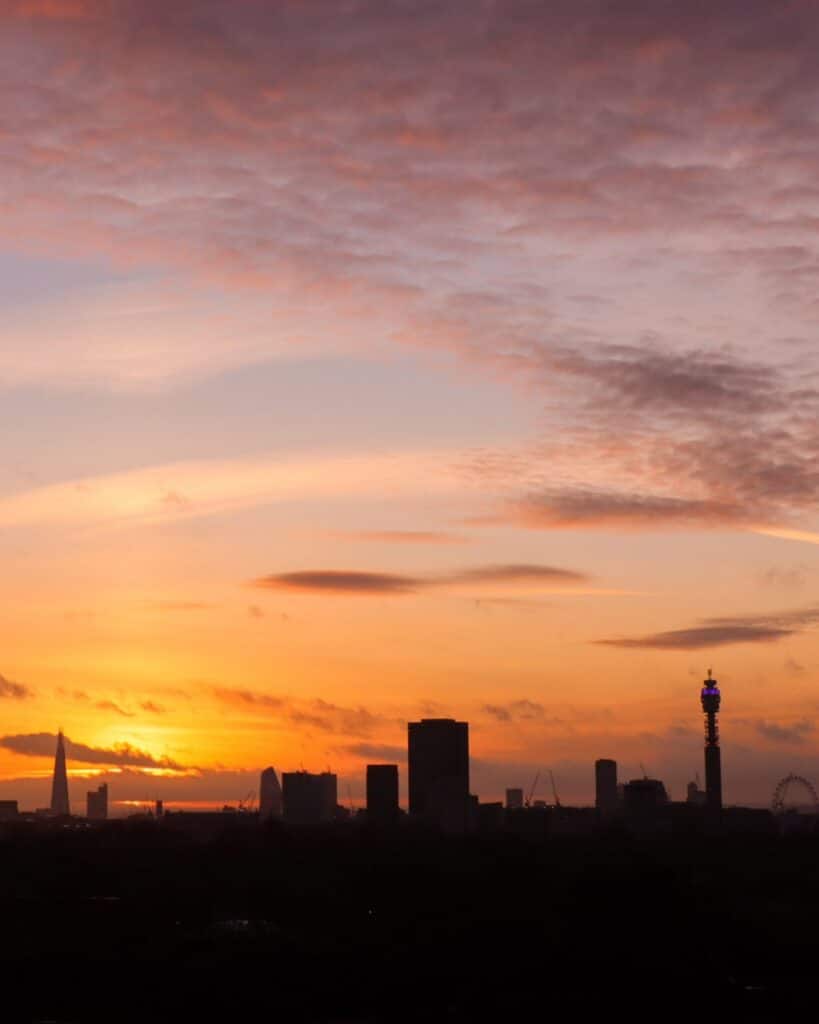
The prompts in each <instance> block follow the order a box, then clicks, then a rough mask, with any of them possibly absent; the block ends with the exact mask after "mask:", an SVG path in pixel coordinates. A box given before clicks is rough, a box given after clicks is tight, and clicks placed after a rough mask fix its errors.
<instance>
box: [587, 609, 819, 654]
mask: <svg viewBox="0 0 819 1024" xmlns="http://www.w3.org/2000/svg"><path fill="white" fill-rule="evenodd" d="M816 622H819V608H802V609H797V610H795V611H790V612H782V613H780V614H778V615H777V614H772V615H748V616H738V617H736V618H715V619H705V620H704V621H703V623H702V624H701V625H698V626H691V627H689V628H688V629H672V630H668V631H667V632H662V633H649V634H647V635H645V636H634V637H613V638H609V639H605V640H597V641H596V643H598V644H604V645H606V646H608V647H623V648H627V649H628V648H645V649H649V650H650V649H655V650H679V651H685V650H701V649H702V648H705V647H724V646H727V645H729V644H759V643H772V642H774V641H776V640H783V639H785V638H786V637H789V636H793V635H794V634H796V633H799V632H801V631H802V630H803V629H805V628H807V627H808V626H811V625H813V624H815V623H816Z"/></svg>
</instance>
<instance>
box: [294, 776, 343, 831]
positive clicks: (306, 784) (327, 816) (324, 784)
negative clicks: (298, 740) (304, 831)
mask: <svg viewBox="0 0 819 1024" xmlns="http://www.w3.org/2000/svg"><path fill="white" fill-rule="evenodd" d="M337 805H338V779H337V778H336V776H335V775H333V774H331V773H330V772H322V773H321V775H312V774H311V773H310V772H285V773H284V774H283V775H282V810H283V812H284V820H285V821H286V822H288V824H291V825H322V824H324V823H326V822H328V821H333V820H334V819H335V817H336V807H337Z"/></svg>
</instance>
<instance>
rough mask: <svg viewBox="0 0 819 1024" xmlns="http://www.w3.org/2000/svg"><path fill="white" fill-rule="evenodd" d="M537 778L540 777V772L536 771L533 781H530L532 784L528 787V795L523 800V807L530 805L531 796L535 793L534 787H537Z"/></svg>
mask: <svg viewBox="0 0 819 1024" xmlns="http://www.w3.org/2000/svg"><path fill="white" fill-rule="evenodd" d="M539 778H540V772H538V773H537V774H536V775H535V778H534V781H533V782H532V785H531V787H530V788H529V795H528V796H527V797H526V799H525V800H524V801H523V806H524V807H531V806H532V797H533V796H534V795H535V789H536V788H537V784H538V779H539Z"/></svg>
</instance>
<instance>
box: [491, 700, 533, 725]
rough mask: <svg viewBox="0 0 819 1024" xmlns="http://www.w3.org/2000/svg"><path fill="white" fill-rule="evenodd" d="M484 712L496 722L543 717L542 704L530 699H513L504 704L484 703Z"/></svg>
mask: <svg viewBox="0 0 819 1024" xmlns="http://www.w3.org/2000/svg"><path fill="white" fill-rule="evenodd" d="M483 711H484V713H485V714H487V715H489V716H490V717H491V718H494V719H495V720H496V721H498V722H512V721H515V720H523V721H532V720H537V719H541V718H543V713H544V708H543V705H542V704H539V703H538V702H537V701H532V700H525V699H524V700H513V701H510V702H508V703H506V704H484V706H483Z"/></svg>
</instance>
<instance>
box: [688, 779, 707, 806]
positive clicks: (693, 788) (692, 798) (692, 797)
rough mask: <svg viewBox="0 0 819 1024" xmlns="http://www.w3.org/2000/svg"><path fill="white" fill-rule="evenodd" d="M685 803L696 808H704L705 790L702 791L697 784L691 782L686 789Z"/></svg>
mask: <svg viewBox="0 0 819 1024" xmlns="http://www.w3.org/2000/svg"><path fill="white" fill-rule="evenodd" d="M685 802H686V803H687V804H693V805H694V806H695V807H702V806H703V805H704V803H705V790H704V789H700V787H699V785H698V784H697V783H696V782H689V783H688V787H687V789H686V797H685Z"/></svg>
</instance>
